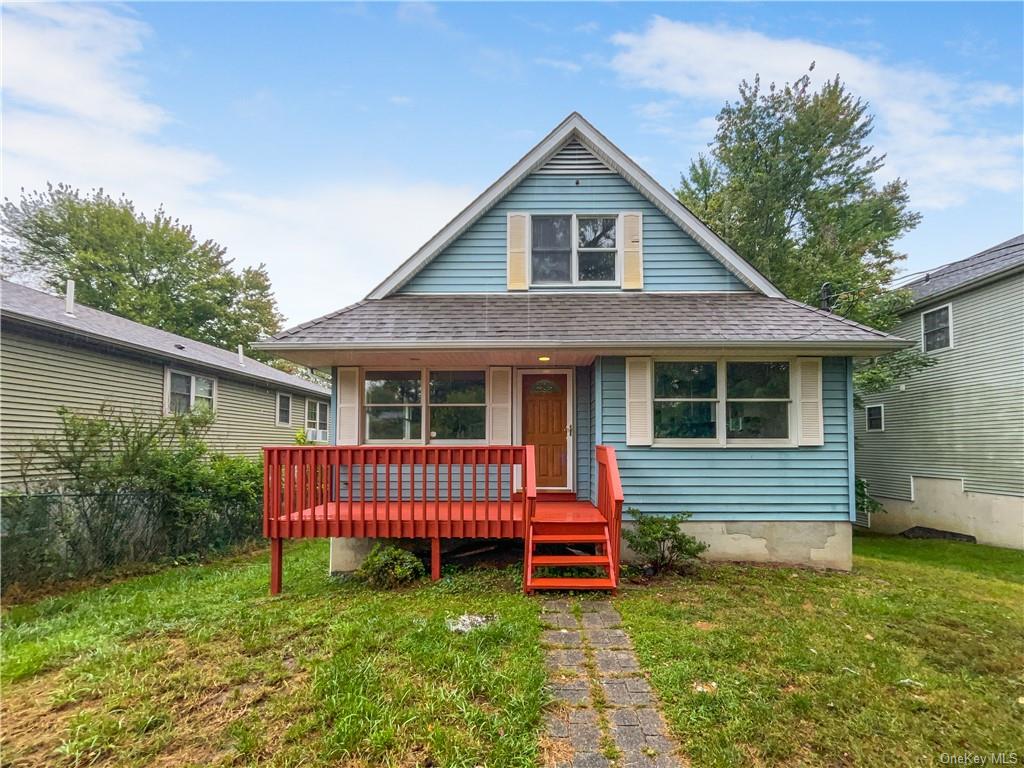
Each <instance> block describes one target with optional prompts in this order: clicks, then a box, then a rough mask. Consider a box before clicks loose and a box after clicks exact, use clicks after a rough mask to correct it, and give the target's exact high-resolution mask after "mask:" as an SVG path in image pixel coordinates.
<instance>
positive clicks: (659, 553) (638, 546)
mask: <svg viewBox="0 0 1024 768" xmlns="http://www.w3.org/2000/svg"><path fill="white" fill-rule="evenodd" d="M626 511H627V512H628V513H630V514H632V516H633V520H634V521H635V522H636V525H635V526H634V527H633V528H632V529H630V528H623V530H622V536H623V538H625V539H626V542H627V543H628V544H629V546H630V548H631V549H632V550H633V551H634V552H636V553H637V554H638V555H640V556H641V557H642V558H644V564H645V565H646V566H647V567H648V568H650V569H651V570H652V571H654V573H656V574H657V573H660V572H661V571H678V570H681V569H683V568H684V567H685V566H687V565H689V564H690V563H691V562H692V561H693V560H695V559H696V558H697V557H698V556H699V555H700V554H701V553H702V552H703V551H704V550H706V549H707V548H708V545H707V544H705V543H704V542H702V541H699V540H698V539H696V538H694V537H693V536H691V535H690V534H688V533H684V532H683V531H682V529H681V528H680V527H679V524H680V523H682V522H684V521H686V520H689V519H690V513H689V512H683V513H680V514H676V515H645V514H643V513H641V512H640V510H638V509H633V508H631V509H627V510H626Z"/></svg>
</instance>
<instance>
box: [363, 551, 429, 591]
mask: <svg viewBox="0 0 1024 768" xmlns="http://www.w3.org/2000/svg"><path fill="white" fill-rule="evenodd" d="M357 573H358V574H359V576H360V577H362V578H363V579H365V580H366V583H367V584H369V585H370V586H373V587H377V588H378V589H391V588H393V587H398V586H402V585H403V584H411V583H412V582H414V581H417V580H419V579H422V578H423V577H424V576H425V575H426V570H425V569H424V567H423V563H422V562H420V559H419V558H418V557H416V555H414V554H413V553H412V552H409V551H408V550H405V549H401V548H400V547H396V546H393V545H391V544H381V543H380V542H377V543H376V544H374V545H373V549H371V550H370V554H369V555H367V556H366V560H365V561H363V564H362V566H360V568H359V570H358V571H357Z"/></svg>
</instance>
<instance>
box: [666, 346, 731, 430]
mask: <svg viewBox="0 0 1024 768" xmlns="http://www.w3.org/2000/svg"><path fill="white" fill-rule="evenodd" d="M717 411H718V363H716V362H715V361H713V360H712V361H699V362H677V361H672V362H657V361H656V362H655V363H654V437H655V439H659V440H690V439H701V438H704V439H714V438H715V437H717V435H718V430H717V427H716V423H717V418H716V414H717Z"/></svg>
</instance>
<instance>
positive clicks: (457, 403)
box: [429, 371, 487, 440]
mask: <svg viewBox="0 0 1024 768" xmlns="http://www.w3.org/2000/svg"><path fill="white" fill-rule="evenodd" d="M486 381H487V377H486V373H485V372H484V371H431V372H430V407H429V411H430V413H429V418H430V439H431V440H486V439H487V385H486Z"/></svg>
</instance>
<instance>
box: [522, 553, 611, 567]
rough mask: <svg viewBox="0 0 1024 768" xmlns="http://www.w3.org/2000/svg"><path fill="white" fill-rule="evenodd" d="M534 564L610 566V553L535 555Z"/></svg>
mask: <svg viewBox="0 0 1024 768" xmlns="http://www.w3.org/2000/svg"><path fill="white" fill-rule="evenodd" d="M533 564H534V565H538V566H539V565H570V566H571V565H603V566H605V567H606V568H607V567H609V566H610V564H609V562H608V555H534V556H533Z"/></svg>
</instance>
